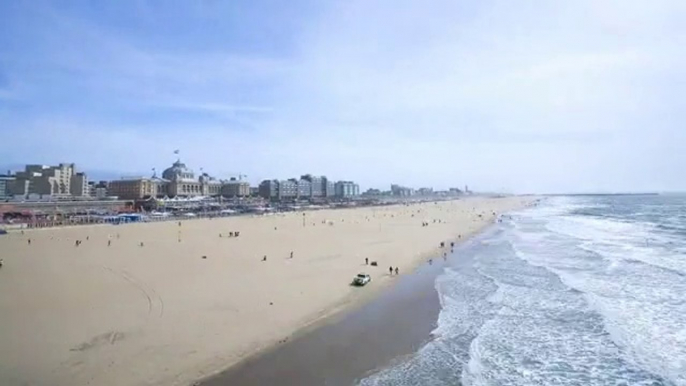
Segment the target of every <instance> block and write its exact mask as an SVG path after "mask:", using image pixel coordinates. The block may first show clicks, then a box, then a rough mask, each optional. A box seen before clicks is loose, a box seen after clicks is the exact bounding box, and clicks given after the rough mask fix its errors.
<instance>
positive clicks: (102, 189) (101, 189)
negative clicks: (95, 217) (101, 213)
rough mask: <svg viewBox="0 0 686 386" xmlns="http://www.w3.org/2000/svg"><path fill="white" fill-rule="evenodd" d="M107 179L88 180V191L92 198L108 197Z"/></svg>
mask: <svg viewBox="0 0 686 386" xmlns="http://www.w3.org/2000/svg"><path fill="white" fill-rule="evenodd" d="M107 185H108V182H107V181H98V182H95V181H88V193H89V194H90V197H91V198H96V199H98V200H102V199H104V198H105V197H107Z"/></svg>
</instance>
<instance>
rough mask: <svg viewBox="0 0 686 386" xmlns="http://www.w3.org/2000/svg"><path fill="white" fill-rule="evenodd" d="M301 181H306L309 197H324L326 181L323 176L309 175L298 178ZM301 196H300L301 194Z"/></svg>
mask: <svg viewBox="0 0 686 386" xmlns="http://www.w3.org/2000/svg"><path fill="white" fill-rule="evenodd" d="M300 180H301V181H306V182H308V183H309V185H310V192H309V197H311V198H317V197H324V196H325V195H326V184H327V179H326V177H325V176H313V175H311V174H305V175H303V176H301V177H300ZM301 196H302V194H301Z"/></svg>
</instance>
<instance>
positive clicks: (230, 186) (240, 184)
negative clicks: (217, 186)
mask: <svg viewBox="0 0 686 386" xmlns="http://www.w3.org/2000/svg"><path fill="white" fill-rule="evenodd" d="M221 192H222V196H224V197H247V196H249V195H250V184H249V183H247V182H245V181H238V180H236V179H235V178H231V180H229V181H226V182H224V184H223V185H222V191H221Z"/></svg>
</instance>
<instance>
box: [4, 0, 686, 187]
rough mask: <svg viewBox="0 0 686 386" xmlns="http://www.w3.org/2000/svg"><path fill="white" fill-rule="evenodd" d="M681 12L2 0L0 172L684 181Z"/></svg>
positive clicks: (671, 5) (528, 183) (652, 6)
mask: <svg viewBox="0 0 686 386" xmlns="http://www.w3.org/2000/svg"><path fill="white" fill-rule="evenodd" d="M685 18H686V2H683V1H677V0H670V1H659V0H658V1H650V2H648V1H642V0H606V1H597V0H579V1H573V2H560V1H533V0H531V1H517V2H512V1H504V0H503V1H494V0H487V1H454V0H438V1H434V2H430V3H424V2H417V1H412V0H394V1H391V0H381V1H364V0H352V1H315V0H295V1H291V2H282V1H276V0H270V1H259V0H257V1H214V0H204V1H195V2H183V1H164V2H163V1H143V0H138V1H118V2H87V1H73V2H48V1H43V0H37V1H31V2H10V1H7V2H3V3H2V4H0V31H2V33H0V137H1V138H2V139H3V141H2V146H0V165H23V164H24V163H45V164H55V163H58V162H75V163H76V164H77V166H78V167H79V168H81V169H83V170H86V171H99V172H103V173H112V174H113V175H117V174H119V175H130V174H140V173H147V174H149V173H151V169H152V168H153V167H155V168H157V170H158V172H160V171H161V170H162V169H161V168H164V167H166V166H167V165H169V164H171V163H172V162H173V161H174V160H175V159H176V155H174V154H173V152H174V150H176V149H181V154H180V156H181V158H182V160H183V161H184V162H185V163H186V164H187V165H188V166H189V167H191V168H192V169H194V170H195V171H196V172H199V171H200V168H201V167H202V168H204V170H205V171H207V172H208V173H210V174H213V175H217V176H220V177H228V176H231V175H237V174H238V173H239V172H240V173H243V174H247V175H248V176H249V178H248V180H249V181H250V182H252V183H255V182H257V181H259V180H262V179H269V178H287V177H291V176H299V175H301V174H303V173H313V174H325V175H328V176H331V177H333V178H335V179H341V180H343V179H349V180H355V181H357V182H359V184H360V185H361V187H363V188H365V189H366V188H368V187H374V188H381V187H384V186H389V185H390V184H391V183H398V184H402V185H407V186H414V187H420V186H433V187H435V188H437V189H446V188H448V187H451V186H463V185H464V184H465V183H466V184H469V186H470V187H474V189H475V190H481V191H487V190H488V191H500V190H506V191H509V192H517V193H528V192H539V193H561V192H572V193H573V192H620V191H621V192H629V191H686V179H684V178H683V170H684V168H685V167H686V152H685V151H684V150H683V149H684V147H686V129H684V122H685V121H686V87H684V84H686V70H685V69H686V52H685V50H684V49H683V47H684V46H686V25H684V23H683V20H684V19H685ZM8 144H9V146H8ZM2 172H4V170H2Z"/></svg>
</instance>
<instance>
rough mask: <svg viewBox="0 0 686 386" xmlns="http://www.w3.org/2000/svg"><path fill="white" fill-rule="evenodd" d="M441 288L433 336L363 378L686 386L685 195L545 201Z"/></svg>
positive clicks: (515, 218)
mask: <svg viewBox="0 0 686 386" xmlns="http://www.w3.org/2000/svg"><path fill="white" fill-rule="evenodd" d="M435 286H436V290H437V292H438V296H439V298H440V303H441V311H440V313H439V315H438V320H437V321H436V328H435V330H434V331H433V334H432V335H433V336H432V339H431V340H430V341H429V342H428V343H426V344H425V345H424V346H423V347H422V348H421V349H419V350H418V351H417V352H416V353H414V354H412V355H408V356H405V357H402V358H399V359H398V360H396V361H395V362H394V363H392V364H391V365H390V366H388V367H386V368H384V369H381V370H379V371H377V372H375V373H372V374H371V375H368V376H366V377H365V378H364V379H362V380H361V381H360V382H359V384H360V385H362V386H368V385H394V386H396V385H436V386H440V385H451V386H454V385H474V386H476V385H498V386H500V385H518V386H520V385H565V386H566V385H579V386H581V385H583V386H589V385H627V386H633V385H674V386H686V196H680V195H626V196H568V197H549V198H547V199H545V200H543V201H541V202H540V203H539V204H538V205H537V206H536V207H532V208H528V209H525V210H522V211H519V212H513V213H510V214H508V215H504V216H503V217H502V218H501V221H500V222H499V223H497V224H495V225H494V226H493V227H492V228H491V229H489V230H488V231H486V232H485V233H483V234H482V235H480V236H479V237H476V238H473V239H471V240H470V241H469V242H467V243H465V244H464V245H462V246H460V248H458V249H456V256H453V257H452V258H451V259H450V261H449V263H448V265H447V266H446V268H445V270H444V272H443V273H442V274H440V275H439V276H438V278H437V279H436V283H435Z"/></svg>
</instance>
